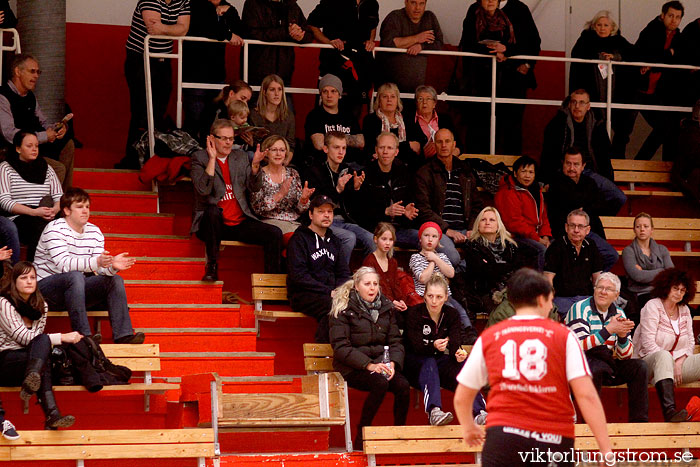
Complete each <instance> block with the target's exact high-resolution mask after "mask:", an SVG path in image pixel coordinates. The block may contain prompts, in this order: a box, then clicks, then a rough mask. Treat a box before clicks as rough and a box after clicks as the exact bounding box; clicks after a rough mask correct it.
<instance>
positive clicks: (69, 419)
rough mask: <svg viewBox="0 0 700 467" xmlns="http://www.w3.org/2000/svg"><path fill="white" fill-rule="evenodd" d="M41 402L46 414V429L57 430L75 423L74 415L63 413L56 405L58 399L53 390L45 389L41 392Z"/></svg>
mask: <svg viewBox="0 0 700 467" xmlns="http://www.w3.org/2000/svg"><path fill="white" fill-rule="evenodd" d="M39 403H40V404H41V408H42V409H43V410H44V415H46V421H45V422H44V429H45V430H57V429H58V428H68V427H69V426H71V425H73V423H75V417H74V416H72V415H66V416H63V415H61V412H59V411H58V407H56V399H55V398H54V396H53V392H52V391H44V392H42V393H40V394H39Z"/></svg>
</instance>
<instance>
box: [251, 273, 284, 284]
mask: <svg viewBox="0 0 700 467" xmlns="http://www.w3.org/2000/svg"><path fill="white" fill-rule="evenodd" d="M250 280H251V283H252V284H253V287H256V286H259V287H286V286H287V275H286V274H251V275H250Z"/></svg>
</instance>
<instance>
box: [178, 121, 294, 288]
mask: <svg viewBox="0 0 700 467" xmlns="http://www.w3.org/2000/svg"><path fill="white" fill-rule="evenodd" d="M209 133H210V134H209V136H208V137H207V148H206V149H202V150H199V151H196V152H195V153H194V154H192V185H193V186H194V191H195V207H194V216H193V218H192V227H191V229H190V233H196V234H197V237H198V238H199V239H200V240H202V241H203V242H204V243H205V245H206V253H207V264H206V266H205V271H204V277H202V280H203V281H207V282H213V281H216V280H218V266H217V261H218V258H219V247H220V245H221V240H239V241H242V242H246V243H252V244H255V245H264V246H265V248H264V249H263V250H264V252H265V272H266V273H279V272H280V259H281V250H282V231H281V230H280V229H279V228H277V227H275V226H274V225H270V224H265V223H263V222H260V221H259V220H258V219H257V218H256V217H255V215H254V214H253V212H252V211H251V209H250V206H249V205H248V193H252V192H254V191H257V190H258V189H259V187H257V186H256V185H255V183H256V181H257V182H259V181H260V179H259V178H258V177H256V175H257V174H258V171H259V170H260V162H261V161H262V160H263V159H264V158H265V153H263V152H261V151H260V146H258V149H257V150H256V151H255V155H254V156H253V160H252V162H250V163H249V162H248V155H247V154H246V153H245V152H243V151H241V150H239V149H235V150H232V146H233V136H234V131H233V122H231V120H228V119H219V120H216V121H214V123H213V124H212V126H211V130H210V132H209Z"/></svg>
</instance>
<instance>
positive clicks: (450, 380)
mask: <svg viewBox="0 0 700 467" xmlns="http://www.w3.org/2000/svg"><path fill="white" fill-rule="evenodd" d="M423 297H424V299H425V302H424V303H422V304H420V305H417V306H413V307H411V308H409V309H408V311H407V312H406V313H407V315H406V320H405V325H404V333H403V338H404V347H405V348H406V358H405V364H404V368H405V370H404V373H405V374H406V377H407V378H408V380H409V382H410V383H411V385H413V386H414V387H417V388H419V389H420V390H421V391H423V403H424V404H425V412H426V413H427V414H428V419H429V421H430V424H431V425H446V424H448V423H450V422H451V421H452V418H453V416H452V413H451V412H443V410H442V398H441V395H440V388H441V387H443V388H445V389H448V390H450V391H453V392H454V390H455V389H456V388H457V374H458V373H459V371H460V370H461V369H462V367H463V366H464V360H466V358H467V352H465V351H464V350H463V349H462V347H461V343H462V323H461V321H460V317H459V313H457V310H455V309H454V308H452V307H450V306H449V305H445V304H446V303H447V298H448V292H447V279H445V278H444V276H442V275H440V274H434V275H433V276H432V277H431V278H430V279H429V280H428V282H427V283H426V284H425V294H424V295H423ZM481 408H483V407H480V409H481ZM479 412H480V410H477V411H476V413H477V414H478V413H479Z"/></svg>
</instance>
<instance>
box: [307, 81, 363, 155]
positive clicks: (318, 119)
mask: <svg viewBox="0 0 700 467" xmlns="http://www.w3.org/2000/svg"><path fill="white" fill-rule="evenodd" d="M318 91H319V93H320V94H321V105H320V106H318V107H316V108H314V109H313V110H312V111H311V112H309V115H307V116H306V123H305V124H304V130H305V132H306V149H305V152H306V158H305V159H304V161H302V163H301V164H299V163H298V162H297V165H301V166H311V165H313V164H314V163H316V162H320V161H322V160H323V159H324V158H325V154H324V153H323V140H324V138H325V137H326V134H328V133H329V132H331V131H338V132H340V133H343V134H345V135H346V136H347V143H348V156H349V157H347V159H348V160H347V162H350V161H354V162H359V159H360V156H361V155H362V149H364V147H365V137H364V135H363V134H362V131H361V130H360V125H359V123H358V122H357V120H356V119H355V117H354V116H353V115H352V114H351V113H349V112H347V110H346V109H345V108H341V107H340V106H339V103H340V98H341V96H342V95H343V83H342V81H341V80H340V78H338V77H337V76H335V75H330V74H329V75H325V76H324V77H323V78H321V80H320V81H319V83H318Z"/></svg>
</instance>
